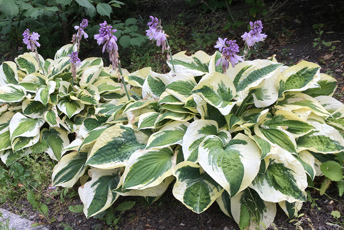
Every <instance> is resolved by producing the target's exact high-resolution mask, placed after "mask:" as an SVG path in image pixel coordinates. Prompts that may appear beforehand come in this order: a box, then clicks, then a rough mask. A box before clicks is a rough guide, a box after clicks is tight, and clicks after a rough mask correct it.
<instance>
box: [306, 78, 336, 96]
mask: <svg viewBox="0 0 344 230" xmlns="http://www.w3.org/2000/svg"><path fill="white" fill-rule="evenodd" d="M317 83H318V85H319V87H318V88H310V89H307V90H306V91H304V92H303V93H305V94H308V95H309V96H312V97H318V96H332V95H333V94H334V92H335V90H336V88H337V81H336V79H335V78H333V77H331V76H329V75H327V74H325V73H320V79H319V80H318V82H317Z"/></svg>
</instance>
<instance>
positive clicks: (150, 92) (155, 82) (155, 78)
mask: <svg viewBox="0 0 344 230" xmlns="http://www.w3.org/2000/svg"><path fill="white" fill-rule="evenodd" d="M171 81H172V76H171V75H168V74H156V73H154V74H153V72H152V74H151V75H148V77H147V78H146V79H145V82H144V83H143V85H142V97H143V98H145V99H148V98H150V97H152V98H153V99H157V98H159V97H160V95H161V94H162V93H163V92H164V91H165V89H166V86H167V85H168V84H169V83H170V82H171Z"/></svg>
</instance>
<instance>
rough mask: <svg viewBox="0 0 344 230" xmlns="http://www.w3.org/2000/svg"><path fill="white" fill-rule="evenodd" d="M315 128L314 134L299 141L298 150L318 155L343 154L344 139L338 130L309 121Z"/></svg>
mask: <svg viewBox="0 0 344 230" xmlns="http://www.w3.org/2000/svg"><path fill="white" fill-rule="evenodd" d="M309 123H310V124H311V125H312V126H314V127H315V129H314V130H313V132H311V133H309V134H307V135H305V136H302V137H300V138H298V139H297V147H298V150H299V151H301V150H309V151H312V152H316V153H323V154H330V153H331V154H332V153H339V152H342V151H343V149H344V138H343V134H341V133H340V132H339V131H338V130H337V129H335V128H333V127H332V126H329V125H327V124H321V123H319V122H316V121H309Z"/></svg>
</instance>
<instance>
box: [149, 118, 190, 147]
mask: <svg viewBox="0 0 344 230" xmlns="http://www.w3.org/2000/svg"><path fill="white" fill-rule="evenodd" d="M188 126H189V123H188V122H183V121H174V122H172V123H169V124H168V125H166V126H164V127H163V128H162V129H160V130H159V131H158V132H155V133H153V134H152V135H151V136H150V137H149V139H148V142H147V146H146V149H150V148H164V147H168V146H171V145H175V144H181V143H182V141H183V136H184V134H185V132H186V129H187V127H188Z"/></svg>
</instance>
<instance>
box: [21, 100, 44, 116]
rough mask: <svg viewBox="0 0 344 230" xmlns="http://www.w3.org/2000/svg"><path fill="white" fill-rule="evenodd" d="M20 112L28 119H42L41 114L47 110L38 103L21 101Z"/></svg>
mask: <svg viewBox="0 0 344 230" xmlns="http://www.w3.org/2000/svg"><path fill="white" fill-rule="evenodd" d="M22 105H23V107H22V112H23V114H24V115H26V116H28V117H30V118H43V114H44V113H45V112H47V110H48V109H49V107H48V106H45V105H43V104H42V103H41V102H39V101H33V100H30V99H26V100H24V101H23V104H22Z"/></svg>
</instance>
